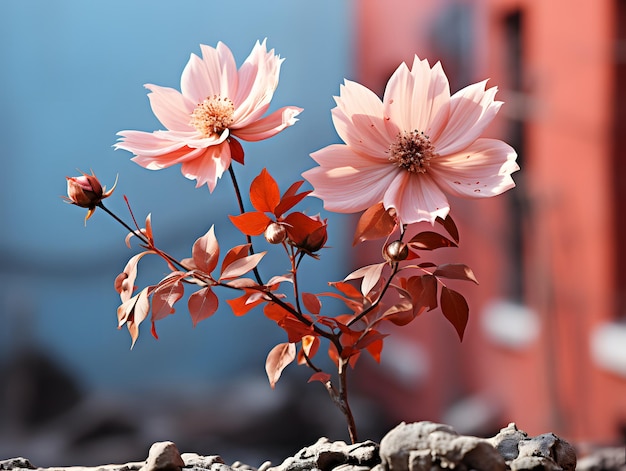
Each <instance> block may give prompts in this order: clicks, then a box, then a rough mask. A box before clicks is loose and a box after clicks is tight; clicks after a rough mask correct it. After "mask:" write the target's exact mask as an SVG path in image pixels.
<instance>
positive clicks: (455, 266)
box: [433, 263, 478, 284]
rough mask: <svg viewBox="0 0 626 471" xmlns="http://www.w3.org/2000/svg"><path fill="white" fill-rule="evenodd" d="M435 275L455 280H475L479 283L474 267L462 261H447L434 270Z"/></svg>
mask: <svg viewBox="0 0 626 471" xmlns="http://www.w3.org/2000/svg"><path fill="white" fill-rule="evenodd" d="M433 275H435V276H439V277H441V278H449V279H454V280H465V281H473V282H474V283H476V284H478V280H477V279H476V277H475V276H474V272H473V271H472V269H471V268H470V267H468V266H467V265H463V264H462V263H446V264H444V265H439V266H438V267H437V269H436V270H435V271H434V272H433Z"/></svg>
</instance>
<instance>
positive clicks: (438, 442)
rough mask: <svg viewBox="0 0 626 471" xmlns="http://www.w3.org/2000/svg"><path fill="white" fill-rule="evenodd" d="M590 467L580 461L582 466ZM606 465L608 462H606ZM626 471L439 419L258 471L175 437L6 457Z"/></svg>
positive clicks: (412, 469)
mask: <svg viewBox="0 0 626 471" xmlns="http://www.w3.org/2000/svg"><path fill="white" fill-rule="evenodd" d="M583 461H584V463H585V464H584V467H582V466H580V465H581V464H583ZM607 463H609V464H610V467H607ZM183 468H184V469H186V470H190V471H206V470H209V471H305V470H306V471H308V470H315V471H318V470H319V471H435V470H438V469H454V470H457V471H472V470H476V471H506V470H512V471H521V470H529V471H530V470H533V471H544V470H545V471H574V470H576V469H578V470H585V471H602V470H604V471H626V452H624V450H622V453H621V458H620V452H619V450H618V452H617V453H613V454H612V455H611V459H609V460H606V459H605V460H603V461H602V460H601V461H598V460H593V459H588V458H585V459H584V460H581V463H579V467H578V468H577V467H576V454H575V450H574V448H573V447H572V446H571V445H570V444H569V443H567V442H566V441H565V440H562V439H560V438H559V437H557V436H556V435H554V434H552V433H546V434H543V435H539V436H536V437H529V436H528V435H527V434H526V433H525V432H523V431H521V430H519V429H518V428H517V427H516V426H515V424H509V426H508V427H506V428H503V429H502V430H500V433H498V434H497V435H496V436H494V437H492V438H478V437H473V436H466V435H460V434H458V433H457V432H456V431H455V430H454V429H452V428H451V427H450V426H448V425H443V424H437V423H433V422H415V423H409V424H406V423H401V424H400V425H398V426H397V427H395V428H394V429H393V430H391V431H390V432H389V433H388V434H387V435H385V436H384V437H383V439H382V440H381V442H380V444H377V443H375V442H372V441H366V442H362V443H356V444H352V445H349V444H346V443H345V442H342V441H335V442H332V441H330V440H328V439H327V438H320V439H319V440H318V441H317V442H316V443H315V444H313V445H311V446H308V447H305V448H303V449H301V450H300V451H299V452H297V453H296V454H295V455H294V456H292V457H289V458H287V459H285V460H284V461H283V462H282V463H281V464H279V465H277V466H274V465H272V463H270V462H265V463H263V464H261V465H260V466H259V467H258V468H256V467H253V466H249V465H246V464H243V463H240V462H235V463H233V464H230V465H228V464H226V463H224V461H223V460H222V458H221V457H220V456H218V455H214V456H201V455H198V454H196V453H182V454H181V453H180V452H179V450H178V449H177V447H176V445H175V444H174V443H172V442H157V443H155V444H153V445H152V447H151V448H150V451H149V454H148V458H147V459H146V460H145V461H142V462H134V463H126V464H121V465H103V466H96V467H90V468H85V467H69V468H37V467H35V466H33V465H32V464H31V463H30V462H29V461H28V460H27V459H25V458H13V459H10V460H4V461H0V470H6V471H29V470H31V471H32V470H37V471H182V470H183Z"/></svg>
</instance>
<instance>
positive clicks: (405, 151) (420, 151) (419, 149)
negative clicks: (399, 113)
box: [389, 130, 437, 173]
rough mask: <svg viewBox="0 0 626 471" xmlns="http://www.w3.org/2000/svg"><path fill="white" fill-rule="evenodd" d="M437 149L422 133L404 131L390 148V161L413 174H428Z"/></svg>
mask: <svg viewBox="0 0 626 471" xmlns="http://www.w3.org/2000/svg"><path fill="white" fill-rule="evenodd" d="M436 156H437V153H436V152H435V147H434V146H433V145H432V144H431V142H430V139H429V138H428V136H427V135H426V134H424V133H423V132H420V131H417V130H415V131H402V132H400V133H398V136H397V137H396V140H395V142H393V143H392V144H391V145H390V146H389V160H390V161H391V162H393V163H394V164H395V165H397V166H398V167H400V168H403V169H405V170H406V171H408V172H411V173H426V172H427V171H428V167H430V160H431V159H432V158H433V157H436Z"/></svg>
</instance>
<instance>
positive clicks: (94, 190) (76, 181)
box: [64, 172, 117, 222]
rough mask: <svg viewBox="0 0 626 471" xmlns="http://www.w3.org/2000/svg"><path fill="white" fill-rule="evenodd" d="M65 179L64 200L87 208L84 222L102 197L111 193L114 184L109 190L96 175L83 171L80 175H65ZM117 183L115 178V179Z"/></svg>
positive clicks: (106, 196)
mask: <svg viewBox="0 0 626 471" xmlns="http://www.w3.org/2000/svg"><path fill="white" fill-rule="evenodd" d="M65 178H66V179H67V197H64V198H65V201H67V202H68V203H71V204H75V205H76V206H80V207H81V208H88V209H89V211H88V212H87V216H86V217H85V222H87V219H89V218H90V217H91V215H92V214H93V212H94V211H95V209H96V206H98V205H99V204H100V203H101V202H102V200H103V199H105V198H108V197H109V196H111V194H112V193H113V190H114V189H115V185H113V188H111V189H110V190H109V191H106V187H103V186H102V185H101V184H100V181H99V180H98V178H96V175H95V174H94V173H93V172H92V173H91V175H87V174H86V173H83V174H82V175H81V176H80V177H65ZM116 184H117V180H116Z"/></svg>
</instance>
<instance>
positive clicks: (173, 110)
mask: <svg viewBox="0 0 626 471" xmlns="http://www.w3.org/2000/svg"><path fill="white" fill-rule="evenodd" d="M145 87H146V88H147V89H148V90H150V93H148V98H149V99H150V106H151V107H152V111H153V112H154V115H155V116H156V117H157V118H158V120H159V121H161V123H162V124H163V126H165V127H166V128H167V129H171V130H177V131H191V130H193V127H192V126H191V125H190V124H189V122H190V119H191V113H192V112H193V109H194V107H195V104H194V103H193V102H191V101H190V100H189V99H188V98H185V97H184V96H183V95H182V94H181V93H180V92H179V91H178V90H174V89H173V88H168V87H159V86H158V85H152V84H146V85H145Z"/></svg>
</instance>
